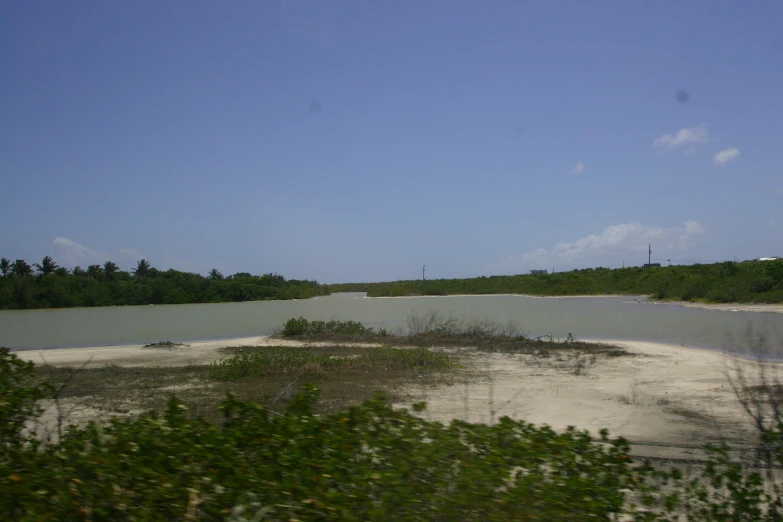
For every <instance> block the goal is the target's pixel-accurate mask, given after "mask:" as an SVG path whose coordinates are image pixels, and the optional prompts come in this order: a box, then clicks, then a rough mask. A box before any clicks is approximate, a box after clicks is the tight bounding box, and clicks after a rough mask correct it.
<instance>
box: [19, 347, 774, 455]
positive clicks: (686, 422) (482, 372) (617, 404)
mask: <svg viewBox="0 0 783 522" xmlns="http://www.w3.org/2000/svg"><path fill="white" fill-rule="evenodd" d="M309 344H310V345H311V346H312V345H316V344H317V343H309ZM321 344H323V343H321ZM332 344H333V343H332ZM607 344H612V345H615V346H620V347H622V348H625V349H626V350H628V351H629V352H632V353H633V354H634V355H633V356H622V357H614V358H600V359H598V361H597V362H596V364H595V365H594V366H593V367H592V368H590V369H589V371H588V372H587V374H586V375H574V374H573V372H571V371H569V370H568V369H567V367H566V368H564V367H563V366H562V365H561V366H560V367H558V366H557V364H553V361H554V357H552V358H546V359H536V358H535V357H533V356H530V355H516V354H488V353H481V352H473V351H471V352H470V353H469V354H467V357H468V359H467V360H468V370H467V371H466V372H464V373H463V374H461V375H460V376H458V377H457V379H456V381H455V382H454V384H453V385H451V386H445V387H440V388H436V387H433V386H432V385H431V384H428V383H427V382H426V380H422V383H421V385H414V386H412V387H410V388H409V389H406V390H404V391H406V392H407V393H408V394H409V395H410V396H411V397H417V398H418V400H425V401H426V402H427V403H428V405H429V407H428V409H427V411H426V412H425V414H424V415H425V416H426V417H427V418H429V419H431V420H438V421H442V422H448V421H450V420H452V419H465V420H468V421H471V422H490V421H491V420H492V419H493V418H494V419H495V420H497V419H498V418H499V417H501V416H504V415H506V416H509V417H512V418H514V419H523V420H525V421H528V422H532V423H535V424H548V425H550V426H552V427H553V428H555V429H558V430H561V429H564V428H566V427H568V426H576V427H578V428H581V429H587V430H590V431H591V432H593V433H596V432H597V431H598V430H600V429H601V428H608V429H609V430H610V432H611V433H612V434H613V435H616V436H624V437H626V438H628V439H629V440H631V441H632V442H633V443H634V448H635V449H634V452H635V453H636V454H637V455H643V456H650V457H658V458H665V459H686V460H687V459H700V458H701V457H702V456H703V454H702V452H701V450H700V449H699V447H701V446H703V445H704V444H705V443H708V442H715V441H716V440H718V439H722V440H728V441H729V442H730V443H731V444H732V445H733V446H735V447H742V446H748V444H749V441H750V440H751V439H750V434H751V433H752V430H751V429H750V424H749V422H748V418H747V416H746V414H745V412H744V411H743V410H742V408H741V406H740V404H739V402H738V401H737V399H736V397H735V395H734V393H733V392H732V390H731V387H730V386H729V383H728V381H727V377H726V372H727V371H729V370H731V368H732V366H733V365H734V364H741V365H743V367H744V368H746V369H749V370H750V372H751V373H752V370H753V368H754V365H755V364H756V363H755V362H753V361H749V360H744V359H736V358H733V357H730V356H727V355H725V354H722V353H718V352H713V351H709V350H701V349H696V348H686V347H682V346H673V345H666V344H660V343H652V342H640V341H622V342H618V341H611V342H607ZM280 345H288V346H306V345H307V344H306V343H302V342H298V341H288V340H283V339H272V338H269V337H247V338H237V339H225V340H220V341H208V342H199V343H192V344H191V346H189V347H179V348H171V349H169V348H143V347H142V346H139V345H136V346H122V347H93V348H66V349H56V350H29V351H20V352H16V353H17V354H18V355H19V356H20V357H22V358H23V359H27V360H31V361H34V362H36V363H37V364H41V363H44V362H46V363H48V364H52V365H58V366H66V365H67V366H82V365H87V366H88V367H89V366H96V365H100V366H102V365H106V364H117V365H121V366H183V365H189V364H206V363H209V362H212V361H216V360H219V359H221V358H222V357H223V354H222V353H221V352H220V351H219V349H220V348H223V347H228V346H280ZM365 346H373V345H369V344H368V345H365ZM767 364H768V368H771V369H772V370H773V371H779V370H781V369H783V364H780V363H777V364H772V363H767ZM396 406H398V407H406V406H409V404H397V405H396Z"/></svg>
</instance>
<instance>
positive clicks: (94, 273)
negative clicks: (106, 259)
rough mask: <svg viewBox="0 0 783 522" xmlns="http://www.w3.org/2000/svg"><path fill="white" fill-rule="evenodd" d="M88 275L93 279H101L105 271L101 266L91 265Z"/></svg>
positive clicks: (88, 268)
mask: <svg viewBox="0 0 783 522" xmlns="http://www.w3.org/2000/svg"><path fill="white" fill-rule="evenodd" d="M87 275H88V276H90V277H91V278H93V279H101V278H102V276H103V269H102V268H101V265H90V266H88V267H87Z"/></svg>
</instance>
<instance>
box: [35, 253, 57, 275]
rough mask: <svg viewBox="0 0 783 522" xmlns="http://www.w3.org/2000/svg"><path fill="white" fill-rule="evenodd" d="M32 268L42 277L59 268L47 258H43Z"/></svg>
mask: <svg viewBox="0 0 783 522" xmlns="http://www.w3.org/2000/svg"><path fill="white" fill-rule="evenodd" d="M33 266H34V267H35V269H36V270H38V272H39V273H40V274H41V275H42V276H48V275H49V274H51V273H53V272H54V271H55V270H57V269H58V268H59V266H58V265H57V263H55V262H54V260H53V259H52V258H51V257H49V256H46V257H44V258H43V261H41V262H40V263H35V264H34V265H33Z"/></svg>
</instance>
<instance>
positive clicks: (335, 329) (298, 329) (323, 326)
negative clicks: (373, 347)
mask: <svg viewBox="0 0 783 522" xmlns="http://www.w3.org/2000/svg"><path fill="white" fill-rule="evenodd" d="M313 335H339V336H348V337H367V336H370V335H373V336H381V337H383V336H385V335H386V330H384V329H381V330H379V331H378V332H375V331H374V330H373V328H368V327H366V326H364V325H363V324H362V323H360V322H357V321H336V320H332V321H308V320H307V319H305V318H304V317H299V318H298V319H289V320H288V321H287V322H286V323H285V326H284V327H283V336H284V337H294V336H313Z"/></svg>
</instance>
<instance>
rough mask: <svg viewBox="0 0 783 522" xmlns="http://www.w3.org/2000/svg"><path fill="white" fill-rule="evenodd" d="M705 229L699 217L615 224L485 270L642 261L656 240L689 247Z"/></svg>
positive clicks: (663, 245) (668, 246)
mask: <svg viewBox="0 0 783 522" xmlns="http://www.w3.org/2000/svg"><path fill="white" fill-rule="evenodd" d="M704 232H705V229H704V227H703V226H701V225H700V224H699V223H698V222H696V221H692V220H689V221H686V222H685V223H684V226H681V227H673V228H661V227H648V226H644V225H642V224H641V223H639V222H636V221H634V222H632V223H626V224H622V225H613V226H610V227H608V228H606V229H605V230H604V231H603V232H602V233H601V234H597V235H596V234H591V235H589V236H586V237H583V238H581V239H578V240H576V241H573V242H571V243H566V242H561V243H557V244H556V245H555V246H554V247H553V248H551V249H549V250H547V249H544V248H539V249H537V250H533V251H531V252H526V253H523V254H519V255H513V256H508V257H507V258H505V259H503V260H501V261H498V262H496V263H492V264H491V265H489V266H488V267H487V268H486V270H487V272H489V273H506V272H508V271H510V270H516V271H518V272H521V271H523V270H531V269H546V268H549V267H552V266H553V265H555V266H560V267H563V266H571V267H572V266H574V265H579V266H591V265H595V264H597V263H601V262H606V261H607V259H606V258H607V257H613V258H614V259H613V261H614V262H615V263H616V264H619V263H620V262H622V260H623V259H622V258H623V256H627V257H624V259H625V261H626V262H632V259H633V260H635V261H638V262H639V264H640V263H641V262H642V260H644V262H646V259H647V245H648V244H649V243H653V246H654V248H655V249H657V250H658V251H659V252H660V251H661V250H664V251H666V252H667V253H668V252H672V251H683V250H686V249H687V248H688V247H689V246H690V245H691V244H692V243H693V241H694V239H695V237H696V236H698V235H700V234H703V233H704Z"/></svg>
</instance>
